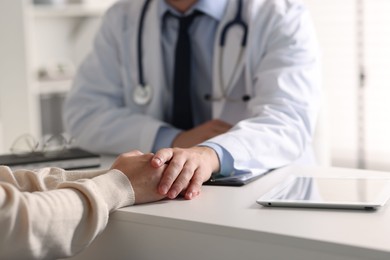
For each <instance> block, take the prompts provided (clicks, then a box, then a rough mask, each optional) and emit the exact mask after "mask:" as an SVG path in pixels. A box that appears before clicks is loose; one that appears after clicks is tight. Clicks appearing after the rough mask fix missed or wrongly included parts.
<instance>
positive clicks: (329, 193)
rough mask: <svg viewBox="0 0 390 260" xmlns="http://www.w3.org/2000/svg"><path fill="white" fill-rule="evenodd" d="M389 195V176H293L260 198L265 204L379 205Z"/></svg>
mask: <svg viewBox="0 0 390 260" xmlns="http://www.w3.org/2000/svg"><path fill="white" fill-rule="evenodd" d="M389 197H390V179H388V178H328V177H326V178H325V177H307V176H294V177H291V178H289V179H288V180H286V181H285V182H283V183H281V184H279V185H277V186H276V187H274V188H273V189H271V190H270V191H269V192H267V193H266V194H264V195H263V196H262V197H260V198H259V199H258V200H257V203H259V204H261V205H263V206H269V207H272V206H282V207H316V208H345V209H377V208H378V207H381V206H383V205H384V204H385V203H386V202H387V200H388V199H389Z"/></svg>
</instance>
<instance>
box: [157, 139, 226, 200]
mask: <svg viewBox="0 0 390 260" xmlns="http://www.w3.org/2000/svg"><path fill="white" fill-rule="evenodd" d="M151 164H152V166H153V167H155V168H160V167H163V166H164V165H165V164H167V165H168V167H167V168H166V169H165V171H164V173H163V176H162V179H161V181H160V184H159V187H158V192H159V193H160V194H161V195H162V196H167V197H169V198H170V199H174V198H176V197H177V195H179V194H180V193H182V192H183V194H184V198H186V199H192V198H194V197H196V196H197V195H199V193H200V189H201V186H202V184H203V182H205V181H207V180H208V179H209V178H210V177H211V174H212V173H213V172H218V171H219V168H220V165H219V159H218V156H217V154H216V152H215V151H214V150H213V149H211V148H209V147H202V146H200V147H192V148H187V149H182V148H165V149H161V150H159V151H158V152H157V153H156V154H155V155H154V157H153V158H152V161H151Z"/></svg>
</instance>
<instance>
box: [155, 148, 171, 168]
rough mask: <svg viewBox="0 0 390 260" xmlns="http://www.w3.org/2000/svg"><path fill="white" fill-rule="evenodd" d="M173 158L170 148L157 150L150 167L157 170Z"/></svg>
mask: <svg viewBox="0 0 390 260" xmlns="http://www.w3.org/2000/svg"><path fill="white" fill-rule="evenodd" d="M172 157H173V150H172V149H170V148H167V149H161V150H159V151H158V152H157V153H156V154H155V155H154V156H153V158H152V160H151V162H150V163H151V165H152V167H154V168H159V167H161V166H163V165H164V164H165V163H167V162H169V161H170V160H171V159H172Z"/></svg>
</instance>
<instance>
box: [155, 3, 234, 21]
mask: <svg viewBox="0 0 390 260" xmlns="http://www.w3.org/2000/svg"><path fill="white" fill-rule="evenodd" d="M227 3H228V0H198V2H197V3H196V4H194V5H193V6H192V7H191V8H190V10H188V11H187V12H186V13H185V14H186V15H188V14H191V13H192V12H193V11H194V10H199V11H201V12H202V13H204V14H206V15H208V16H210V17H212V18H214V19H215V20H217V21H220V20H221V19H222V17H223V15H224V12H225V9H226V6H227ZM158 9H159V16H160V19H162V18H163V17H164V14H165V13H166V12H167V11H171V12H172V13H174V14H177V15H180V14H179V13H178V12H177V11H176V10H175V9H174V8H172V7H171V6H170V5H169V4H167V3H166V2H165V0H160V1H159V7H158Z"/></svg>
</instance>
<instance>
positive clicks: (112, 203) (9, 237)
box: [0, 166, 135, 259]
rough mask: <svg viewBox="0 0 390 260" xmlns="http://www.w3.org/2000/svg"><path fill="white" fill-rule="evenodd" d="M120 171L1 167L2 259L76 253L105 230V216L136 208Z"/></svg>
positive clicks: (59, 255)
mask: <svg viewBox="0 0 390 260" xmlns="http://www.w3.org/2000/svg"><path fill="white" fill-rule="evenodd" d="M134 199H135V198H134V191H133V188H132V186H131V183H130V182H129V180H128V178H127V177H126V176H125V175H124V174H123V173H121V172H119V171H116V170H111V171H107V170H106V171H90V172H87V171H79V172H77V171H69V172H66V171H64V170H61V169H58V168H45V169H41V170H38V171H16V172H12V171H11V170H10V168H8V167H5V166H0V231H1V232H0V259H56V258H62V257H68V256H72V255H75V254H77V253H78V252H80V251H81V250H82V249H83V248H85V247H86V246H88V245H89V244H90V243H91V242H92V241H93V239H94V238H95V237H96V236H97V235H98V234H99V233H100V232H102V230H103V229H104V228H105V226H106V225H107V221H108V216H109V213H110V212H111V211H113V210H115V209H117V208H119V207H123V206H127V205H132V204H134Z"/></svg>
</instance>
